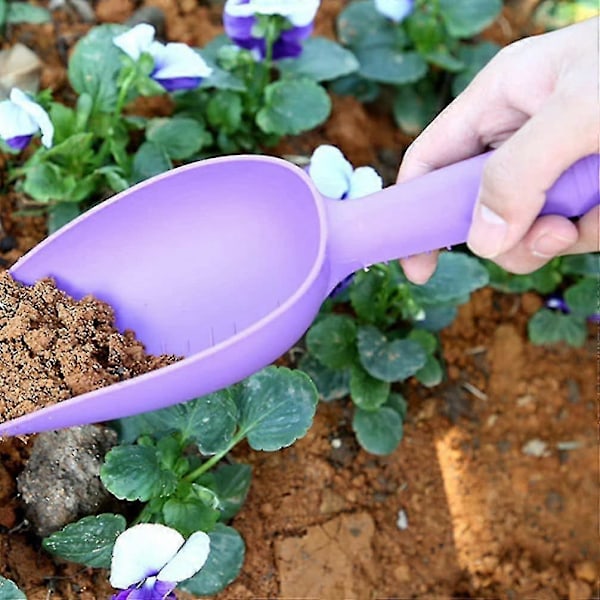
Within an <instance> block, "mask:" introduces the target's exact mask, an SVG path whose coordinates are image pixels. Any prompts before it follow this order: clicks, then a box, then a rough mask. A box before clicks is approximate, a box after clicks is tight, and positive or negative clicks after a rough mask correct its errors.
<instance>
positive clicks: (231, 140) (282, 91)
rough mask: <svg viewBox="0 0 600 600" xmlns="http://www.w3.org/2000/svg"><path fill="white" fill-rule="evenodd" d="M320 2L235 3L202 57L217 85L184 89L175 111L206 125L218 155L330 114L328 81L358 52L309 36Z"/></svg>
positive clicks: (351, 66)
mask: <svg viewBox="0 0 600 600" xmlns="http://www.w3.org/2000/svg"><path fill="white" fill-rule="evenodd" d="M319 4H320V2H319V0H310V1H308V0H291V1H287V2H284V1H283V0H279V1H275V2H261V1H259V0H251V1H249V2H241V1H240V0H228V1H227V2H226V3H225V7H224V13H223V21H224V26H225V32H226V35H223V36H219V37H217V38H216V39H214V40H213V41H212V42H211V43H209V44H208V45H207V46H206V47H205V48H203V49H202V51H201V54H202V56H203V57H204V58H205V59H206V61H207V62H208V63H209V64H211V66H212V67H213V68H214V69H215V73H216V76H215V80H216V81H217V82H218V83H217V84H216V86H217V87H218V89H217V90H215V91H211V90H208V89H207V88H206V87H200V88H198V89H197V90H194V91H190V92H188V93H187V94H181V95H180V96H178V98H177V101H176V114H177V115H179V116H183V117H191V118H194V119H197V120H198V121H199V122H200V123H202V125H203V127H205V128H206V129H207V130H208V131H209V132H210V133H211V135H212V136H213V139H214V147H213V148H211V149H210V153H212V154H220V153H235V152H240V151H251V152H255V151H257V150H259V149H260V148H262V147H267V146H272V145H274V144H276V143H277V142H278V141H279V140H280V139H281V137H282V136H285V135H296V134H299V133H301V132H303V131H307V130H310V129H313V128H315V127H317V126H318V125H320V124H321V123H323V122H324V121H325V120H326V119H327V117H328V116H329V113H330V110H331V101H330V99H329V96H328V94H327V92H326V90H325V88H324V87H323V86H322V85H321V84H322V83H323V82H325V81H329V80H332V79H335V78H337V77H340V76H342V75H346V74H349V73H352V72H353V71H355V70H356V69H357V68H358V63H357V61H356V59H355V58H354V56H353V55H352V53H351V52H349V51H348V50H345V49H344V48H342V47H341V46H339V45H338V44H336V43H335V42H333V41H331V40H328V39H326V38H321V37H309V36H310V35H311V32H312V30H313V21H314V18H315V15H316V13H317V10H318V8H319Z"/></svg>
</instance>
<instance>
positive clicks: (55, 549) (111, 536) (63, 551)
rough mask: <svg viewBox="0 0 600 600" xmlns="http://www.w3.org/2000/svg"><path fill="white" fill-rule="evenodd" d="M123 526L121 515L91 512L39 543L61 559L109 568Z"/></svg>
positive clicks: (123, 529) (123, 521) (124, 525)
mask: <svg viewBox="0 0 600 600" xmlns="http://www.w3.org/2000/svg"><path fill="white" fill-rule="evenodd" d="M125 528H126V523H125V518H124V517H123V516H121V515H115V514H111V513H104V514H101V515H97V516H94V515H92V516H89V517H84V518H83V519H81V520H79V521H77V522H76V523H70V524H69V525H67V526H65V527H63V528H62V529H61V530H60V531H57V532H55V533H53V534H52V535H50V536H49V537H47V538H45V539H44V540H43V541H42V547H43V548H44V550H46V551H47V552H50V554H54V555H55V556H59V557H60V558H62V559H64V560H68V561H70V562H74V563H78V564H81V565H86V566H87V567H95V568H98V569H108V568H109V567H110V561H111V557H112V551H113V546H114V545H115V540H116V539H117V537H118V536H119V535H120V534H121V533H123V532H124V531H125ZM0 598H1V595H0Z"/></svg>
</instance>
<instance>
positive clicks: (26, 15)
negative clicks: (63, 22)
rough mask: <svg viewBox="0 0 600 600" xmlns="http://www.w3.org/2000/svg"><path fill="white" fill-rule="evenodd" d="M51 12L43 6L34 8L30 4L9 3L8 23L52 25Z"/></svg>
mask: <svg viewBox="0 0 600 600" xmlns="http://www.w3.org/2000/svg"><path fill="white" fill-rule="evenodd" d="M51 20H52V15H51V14H50V11H49V10H47V9H45V8H42V7H41V6H34V5H33V4H29V2H9V3H8V10H7V12H6V23H9V24H16V23H33V24H39V23H50V21H51Z"/></svg>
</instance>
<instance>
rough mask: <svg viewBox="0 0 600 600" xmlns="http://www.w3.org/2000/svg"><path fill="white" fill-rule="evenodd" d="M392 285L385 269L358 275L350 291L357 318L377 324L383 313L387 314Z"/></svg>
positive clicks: (363, 272) (371, 270)
mask: <svg viewBox="0 0 600 600" xmlns="http://www.w3.org/2000/svg"><path fill="white" fill-rule="evenodd" d="M392 285H393V284H392V282H391V280H390V277H389V272H388V270H387V269H385V268H373V269H369V270H368V271H361V272H359V273H357V274H356V275H355V277H354V280H353V282H352V285H351V286H350V289H349V296H350V302H351V304H352V308H353V309H354V311H355V312H356V314H357V316H358V317H359V318H360V319H362V320H363V321H364V322H366V323H371V324H375V323H377V322H378V320H380V319H381V317H382V316H383V313H387V310H388V302H387V299H388V297H389V292H390V288H391V287H392Z"/></svg>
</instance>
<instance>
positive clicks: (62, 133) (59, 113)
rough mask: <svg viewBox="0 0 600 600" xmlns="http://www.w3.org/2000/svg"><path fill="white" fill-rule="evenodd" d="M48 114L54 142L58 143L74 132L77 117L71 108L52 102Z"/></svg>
mask: <svg viewBox="0 0 600 600" xmlns="http://www.w3.org/2000/svg"><path fill="white" fill-rule="evenodd" d="M49 115H50V120H51V121H52V125H54V144H60V143H61V142H63V141H64V140H66V139H67V138H68V137H69V136H71V135H73V134H74V133H75V130H76V128H77V117H76V115H75V111H74V110H73V109H72V108H69V107H68V106H65V105H64V104H59V103H58V102H53V103H52V104H51V105H50V111H49Z"/></svg>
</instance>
